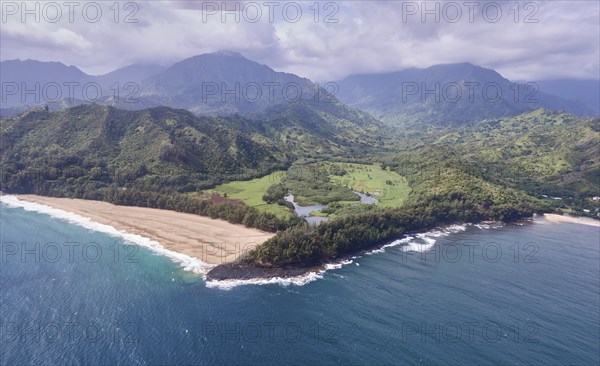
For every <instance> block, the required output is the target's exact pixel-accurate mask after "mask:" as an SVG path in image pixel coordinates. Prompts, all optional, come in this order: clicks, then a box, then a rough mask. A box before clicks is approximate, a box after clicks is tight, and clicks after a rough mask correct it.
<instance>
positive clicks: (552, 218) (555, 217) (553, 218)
mask: <svg viewBox="0 0 600 366" xmlns="http://www.w3.org/2000/svg"><path fill="white" fill-rule="evenodd" d="M543 218H544V219H545V220H546V221H549V222H552V223H561V222H566V223H571V224H581V225H591V226H597V227H600V220H596V219H593V218H591V217H575V216H565V215H559V214H544V216H543Z"/></svg>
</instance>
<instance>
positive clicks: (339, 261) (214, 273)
mask: <svg viewBox="0 0 600 366" xmlns="http://www.w3.org/2000/svg"><path fill="white" fill-rule="evenodd" d="M498 225H503V224H500V223H499V222H495V221H482V222H480V223H477V224H471V223H455V224H448V225H443V226H434V227H429V228H423V229H421V230H417V231H413V232H408V233H405V234H404V235H402V237H400V238H396V239H393V240H391V241H390V240H385V241H383V242H380V243H377V244H374V245H371V246H369V247H366V248H363V249H361V250H358V251H353V252H348V253H345V254H344V255H341V256H339V257H338V258H336V259H335V260H333V261H331V262H326V263H317V264H312V265H306V266H301V265H298V266H282V267H259V266H253V265H248V264H245V263H224V264H221V265H218V266H215V267H214V268H211V270H210V271H209V272H208V273H207V274H206V280H207V281H208V282H207V283H209V282H213V284H214V283H219V282H223V283H227V282H230V281H238V282H239V284H243V283H253V282H257V281H263V283H270V282H269V280H279V281H286V280H293V279H298V280H299V281H302V277H306V279H307V280H309V281H310V280H311V279H312V278H313V277H314V276H320V275H321V274H322V273H323V272H325V271H327V270H330V269H337V268H341V267H342V266H344V265H347V264H351V263H353V261H354V259H356V258H359V257H362V256H365V255H371V254H375V253H382V252H385V249H386V248H390V247H396V246H404V247H406V249H405V250H406V251H414V252H421V251H426V250H428V249H430V248H431V247H432V246H433V245H434V244H435V242H436V241H437V238H438V237H440V236H447V235H450V234H453V233H458V232H462V231H464V230H466V227H467V226H477V227H479V228H480V229H489V228H494V227H497V226H498ZM416 238H417V239H419V240H421V241H425V242H424V243H417V242H416V241H415V239H416ZM311 275H313V276H312V277H311Z"/></svg>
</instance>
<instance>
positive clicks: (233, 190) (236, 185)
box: [210, 171, 291, 218]
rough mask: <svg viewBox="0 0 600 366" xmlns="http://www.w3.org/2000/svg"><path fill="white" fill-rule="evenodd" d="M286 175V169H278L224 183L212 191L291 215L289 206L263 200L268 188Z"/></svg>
mask: <svg viewBox="0 0 600 366" xmlns="http://www.w3.org/2000/svg"><path fill="white" fill-rule="evenodd" d="M284 176H285V171H277V172H273V173H271V174H269V175H266V176H264V177H261V178H256V179H252V180H247V181H234V182H229V183H224V184H221V185H218V186H216V187H215V188H212V189H210V191H213V192H218V193H220V194H221V195H222V196H226V197H227V198H232V199H238V200H242V201H244V203H245V204H247V205H248V206H251V207H255V208H256V209H258V210H260V211H264V212H270V213H273V214H275V215H277V216H278V217H282V218H284V217H288V216H290V215H291V211H290V210H289V209H288V208H287V207H283V206H280V205H278V204H275V203H272V204H269V203H266V202H265V201H263V200H262V196H263V195H264V194H265V193H267V189H268V188H269V187H270V186H272V185H273V184H277V183H280V182H281V179H282V178H283V177H284Z"/></svg>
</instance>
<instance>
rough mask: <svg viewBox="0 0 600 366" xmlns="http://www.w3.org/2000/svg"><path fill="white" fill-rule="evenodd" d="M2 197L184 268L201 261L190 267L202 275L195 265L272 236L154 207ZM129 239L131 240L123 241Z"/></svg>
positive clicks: (222, 259)
mask: <svg viewBox="0 0 600 366" xmlns="http://www.w3.org/2000/svg"><path fill="white" fill-rule="evenodd" d="M2 197H3V199H2V201H3V202H5V203H7V204H9V205H11V203H10V202H8V200H7V199H6V198H8V199H9V200H13V199H16V200H17V202H13V204H12V205H11V206H19V207H23V208H26V207H25V206H27V204H29V205H31V204H34V205H40V207H37V209H36V207H29V210H31V211H37V212H41V213H46V214H50V215H51V216H53V217H56V218H59V219H60V218H63V219H65V220H67V221H71V222H72V223H74V224H79V226H84V227H86V228H88V229H91V230H95V229H94V228H95V226H94V224H99V225H98V226H106V227H104V228H101V230H95V231H100V232H104V233H108V234H113V235H112V236H115V235H116V236H119V237H121V238H123V239H125V240H127V241H128V242H133V243H135V244H139V245H141V246H144V247H147V248H149V249H151V250H153V251H155V252H159V253H161V254H166V255H167V256H169V257H170V258H172V259H175V260H176V261H178V262H181V263H182V264H187V265H186V269H188V268H187V267H190V262H193V261H194V260H195V261H197V262H201V263H196V266H195V267H196V268H194V269H193V271H194V272H196V273H201V272H203V271H201V270H199V268H198V267H199V266H201V267H214V266H216V265H219V264H224V263H229V262H234V261H235V260H237V259H238V258H239V257H240V255H243V254H244V253H245V252H247V251H248V250H250V249H253V248H254V247H256V246H257V245H259V244H261V243H263V242H264V241H266V240H267V239H269V238H271V237H272V236H274V235H275V234H274V233H267V232H264V231H260V230H258V229H252V228H247V227H245V226H242V225H235V224H231V223H229V222H226V221H223V220H218V219H212V218H210V217H205V216H199V215H194V214H188V213H182V212H176V211H169V210H161V209H155V208H146V207H134V206H117V205H114V204H111V203H108V202H103V201H91V200H81V199H71V198H56V197H45V196H37V195H3V196H2ZM13 197H14V198H13ZM18 201H20V204H19V202H18ZM23 202H24V203H25V204H23ZM46 208H49V209H50V210H48V209H46ZM26 209H27V208H26ZM52 209H54V210H58V211H62V213H61V212H56V214H58V215H56V214H55V215H53V214H52V213H51V212H49V211H51V210H52ZM69 214H70V215H72V217H71V216H70V215H69ZM77 216H78V217H77ZM81 219H86V220H87V221H88V222H85V225H82V223H81V222H79V221H82V220H81ZM110 228H112V229H113V230H110ZM129 236H131V237H132V238H130V239H132V240H128V237H129ZM143 239H146V240H145V241H144V240H143Z"/></svg>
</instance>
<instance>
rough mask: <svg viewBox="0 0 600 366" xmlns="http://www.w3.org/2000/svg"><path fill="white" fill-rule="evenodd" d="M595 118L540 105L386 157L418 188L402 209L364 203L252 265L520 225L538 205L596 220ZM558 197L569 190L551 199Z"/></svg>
mask: <svg viewBox="0 0 600 366" xmlns="http://www.w3.org/2000/svg"><path fill="white" fill-rule="evenodd" d="M598 123H599V120H598V119H595V120H593V119H577V118H575V117H573V116H570V115H567V114H561V113H554V112H548V111H544V110H539V111H535V112H531V113H528V114H525V115H522V116H519V117H515V118H506V119H500V120H490V121H486V122H483V123H479V124H474V125H472V126H468V127H465V128H464V129H455V130H453V131H446V133H444V134H442V135H441V136H439V137H438V138H437V139H436V141H435V143H433V144H431V145H424V146H422V147H420V148H418V149H416V150H413V151H401V152H397V153H394V154H390V155H388V156H386V157H384V158H383V159H382V166H383V167H384V168H386V169H387V168H390V169H392V170H394V171H395V172H397V173H398V174H400V175H402V176H405V177H406V178H407V180H408V184H409V185H410V187H411V188H412V191H411V193H410V195H409V196H408V199H407V200H406V202H405V203H404V204H403V205H402V207H399V208H383V209H382V208H377V207H373V206H367V205H360V206H356V207H355V208H354V212H346V213H345V214H344V215H340V216H339V217H337V218H335V219H333V220H330V221H328V222H325V223H322V224H321V225H319V226H318V227H316V228H311V227H291V228H288V229H286V230H285V231H283V232H280V233H278V234H277V235H276V236H275V237H273V238H272V239H270V240H268V241H267V242H265V243H264V244H263V245H261V246H259V247H257V248H256V249H255V250H254V251H253V252H251V253H249V255H248V257H247V258H246V259H245V262H246V263H247V264H251V265H257V266H309V265H317V264H320V263H322V262H325V261H329V260H331V259H334V258H338V257H340V256H343V255H345V254H347V253H351V252H355V251H358V250H362V249H365V248H368V247H371V246H374V245H377V244H379V243H381V242H384V241H389V240H392V239H393V238H395V237H398V236H399V235H402V234H403V233H405V232H407V231H411V230H423V229H427V228H431V227H433V226H437V225H441V224H449V223H453V222H476V221H481V220H501V221H513V220H517V219H520V218H523V217H529V216H531V215H532V214H533V213H534V212H536V211H538V212H549V211H554V210H557V209H560V208H562V209H565V210H570V211H571V212H578V213H588V214H589V215H590V216H592V215H595V216H597V215H598V210H599V209H600V207H598V206H599V205H598V200H594V199H593V197H595V196H600V193H599V192H598V189H600V185H599V184H598V179H599V176H598V166H599V161H598V146H599V142H600V141H599V137H598V132H599V131H600V128H599V124H598ZM542 192H546V193H545V194H543V193H542ZM558 193H562V194H568V195H570V196H568V197H562V199H556V198H557V197H552V196H551V194H558ZM569 197H570V198H569ZM573 205H576V206H573ZM580 205H587V208H585V210H587V211H589V212H585V211H580V210H579V209H583V208H582V206H580Z"/></svg>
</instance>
